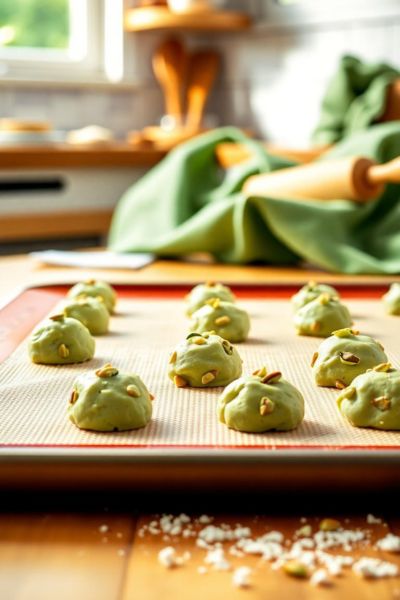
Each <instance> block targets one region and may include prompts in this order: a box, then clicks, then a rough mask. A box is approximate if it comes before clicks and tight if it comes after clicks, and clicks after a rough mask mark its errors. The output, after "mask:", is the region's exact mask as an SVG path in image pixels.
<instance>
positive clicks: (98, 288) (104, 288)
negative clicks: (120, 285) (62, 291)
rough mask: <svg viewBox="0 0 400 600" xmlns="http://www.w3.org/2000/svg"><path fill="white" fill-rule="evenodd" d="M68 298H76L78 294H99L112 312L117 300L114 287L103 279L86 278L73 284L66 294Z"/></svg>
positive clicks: (95, 295)
mask: <svg viewBox="0 0 400 600" xmlns="http://www.w3.org/2000/svg"><path fill="white" fill-rule="evenodd" d="M67 296H68V298H78V297H79V296H94V297H95V298H96V297H97V296H101V298H103V300H104V304H105V305H106V308H107V310H108V312H109V313H112V312H114V307H115V304H116V302H117V294H116V292H115V290H114V288H112V287H111V285H110V284H109V283H106V282H105V281H98V280H96V279H88V280H87V281H82V282H80V283H77V284H76V285H74V286H73V287H72V288H71V289H70V290H69V292H68V294H67Z"/></svg>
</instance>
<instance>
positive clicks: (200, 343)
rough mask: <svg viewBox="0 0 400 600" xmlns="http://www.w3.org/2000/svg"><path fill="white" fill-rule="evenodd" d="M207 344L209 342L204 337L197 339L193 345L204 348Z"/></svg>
mask: <svg viewBox="0 0 400 600" xmlns="http://www.w3.org/2000/svg"><path fill="white" fill-rule="evenodd" d="M206 343H207V342H206V340H205V339H204V338H203V337H197V338H195V339H194V340H193V344H197V346H204V344H206Z"/></svg>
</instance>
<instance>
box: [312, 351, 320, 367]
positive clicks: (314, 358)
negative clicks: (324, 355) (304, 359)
mask: <svg viewBox="0 0 400 600" xmlns="http://www.w3.org/2000/svg"><path fill="white" fill-rule="evenodd" d="M317 358H318V352H314V354H313V355H312V359H311V366H312V367H313V366H314V365H315V363H316V361H317Z"/></svg>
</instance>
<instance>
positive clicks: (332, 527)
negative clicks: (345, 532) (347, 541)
mask: <svg viewBox="0 0 400 600" xmlns="http://www.w3.org/2000/svg"><path fill="white" fill-rule="evenodd" d="M341 526H342V524H341V522H340V521H338V520H337V519H323V520H322V521H321V522H320V524H319V528H320V530H321V531H337V530H338V529H340V528H341Z"/></svg>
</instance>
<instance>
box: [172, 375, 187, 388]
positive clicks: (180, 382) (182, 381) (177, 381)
mask: <svg viewBox="0 0 400 600" xmlns="http://www.w3.org/2000/svg"><path fill="white" fill-rule="evenodd" d="M174 383H175V385H176V387H178V388H181V387H186V386H187V381H186V379H184V378H183V377H181V376H180V375H175V377H174Z"/></svg>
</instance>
